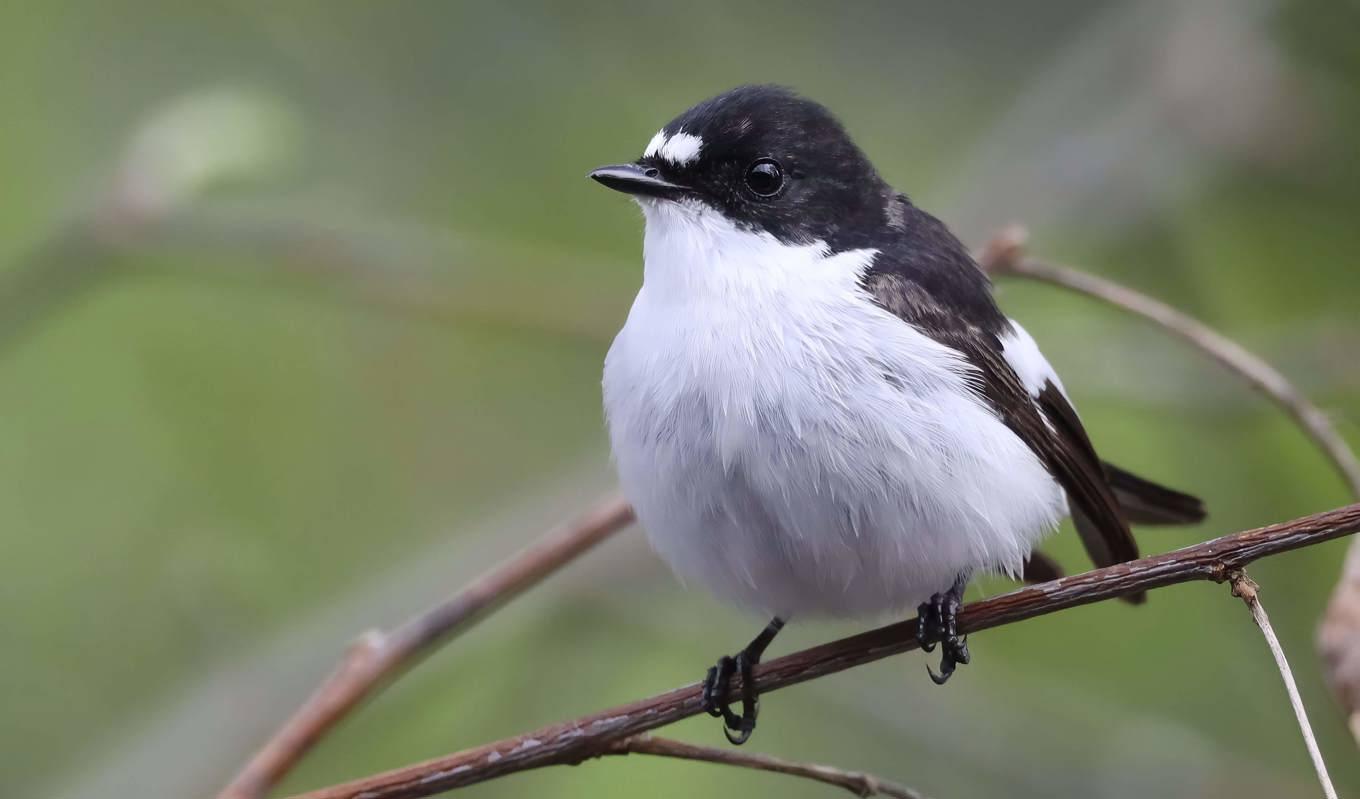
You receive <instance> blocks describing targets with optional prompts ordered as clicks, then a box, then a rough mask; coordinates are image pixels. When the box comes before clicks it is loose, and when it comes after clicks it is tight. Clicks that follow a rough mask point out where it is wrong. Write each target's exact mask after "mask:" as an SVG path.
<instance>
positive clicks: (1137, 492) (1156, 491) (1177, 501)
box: [1104, 463, 1206, 525]
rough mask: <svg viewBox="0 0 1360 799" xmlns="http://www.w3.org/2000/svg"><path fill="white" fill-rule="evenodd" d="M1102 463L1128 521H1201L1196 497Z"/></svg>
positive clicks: (1201, 508) (1198, 500)
mask: <svg viewBox="0 0 1360 799" xmlns="http://www.w3.org/2000/svg"><path fill="white" fill-rule="evenodd" d="M1104 465H1105V475H1106V477H1107V478H1108V479H1109V482H1110V488H1112V489H1114V497H1115V499H1116V500H1118V502H1119V509H1120V510H1122V511H1123V512H1124V518H1125V519H1127V520H1128V521H1129V523H1130V524H1150V525H1160V524H1194V523H1196V522H1202V521H1204V517H1205V515H1206V512H1205V510H1204V503H1203V502H1201V501H1200V499H1199V497H1193V496H1190V495H1189V494H1182V493H1181V492H1179V491H1175V490H1173V489H1170V488H1167V487H1166V486H1160V485H1157V484H1156V483H1154V482H1152V481H1151V480H1144V479H1143V478H1141V477H1139V476H1138V475H1136V474H1133V473H1131V472H1126V471H1124V470H1123V469H1121V468H1119V467H1118V466H1115V465H1114V464H1112V463H1105V464H1104Z"/></svg>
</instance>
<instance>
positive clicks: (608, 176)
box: [590, 164, 689, 200]
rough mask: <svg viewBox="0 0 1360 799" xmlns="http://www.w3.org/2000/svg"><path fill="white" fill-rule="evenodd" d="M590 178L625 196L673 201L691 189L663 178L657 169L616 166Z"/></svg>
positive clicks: (636, 165)
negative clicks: (631, 195)
mask: <svg viewBox="0 0 1360 799" xmlns="http://www.w3.org/2000/svg"><path fill="white" fill-rule="evenodd" d="M590 176H591V177H592V178H594V179H595V180H597V181H599V182H600V183H603V184H604V185H606V186H608V187H609V188H611V189H613V190H614V191H621V192H623V193H624V194H633V195H638V196H642V197H660V198H661V199H664V200H673V199H675V198H677V197H680V196H683V195H685V194H687V193H689V189H687V188H685V187H684V186H681V185H678V184H676V183H671V182H670V181H668V180H665V179H664V178H662V177H661V172H660V171H659V170H657V168H656V167H650V166H640V165H638V164H616V165H614V166H602V167H600V168H599V169H597V170H595V171H594V172H591V173H590Z"/></svg>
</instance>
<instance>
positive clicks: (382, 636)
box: [218, 496, 633, 799]
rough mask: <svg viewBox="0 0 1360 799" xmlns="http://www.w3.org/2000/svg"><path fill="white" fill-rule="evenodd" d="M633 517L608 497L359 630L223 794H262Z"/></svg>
mask: <svg viewBox="0 0 1360 799" xmlns="http://www.w3.org/2000/svg"><path fill="white" fill-rule="evenodd" d="M632 521H633V509H632V508H631V507H629V506H628V504H627V503H626V502H624V500H623V498H622V497H618V496H614V497H609V498H608V499H605V500H602V501H601V502H600V503H599V504H597V505H596V506H595V507H594V508H592V509H590V510H589V511H587V512H586V513H585V514H584V515H582V516H581V517H579V518H577V519H576V520H575V521H572V522H570V523H568V524H566V525H564V526H562V527H559V528H557V529H554V530H550V531H549V532H548V533H546V534H545V535H544V536H543V537H542V538H540V539H539V540H538V541H536V542H534V543H533V544H530V545H529V546H528V547H527V548H526V549H524V550H522V551H520V552H519V553H518V554H516V555H513V556H511V557H510V558H509V559H508V560H506V561H505V562H503V563H501V564H500V565H499V566H497V567H495V568H494V569H492V570H491V571H488V572H486V573H485V574H483V575H481V576H480V577H478V578H477V579H476V580H474V581H472V582H471V583H469V584H468V585H467V586H465V587H464V588H463V590H461V591H459V592H458V593H456V594H454V595H453V596H451V597H449V598H448V599H447V600H445V601H444V602H442V603H440V604H439V605H436V606H435V607H433V608H430V609H429V610H427V611H425V612H424V613H421V614H419V615H417V616H415V617H413V618H411V619H410V620H409V621H407V622H406V623H404V624H402V625H401V626H400V627H398V628H396V629H395V630H393V631H391V632H390V633H384V632H382V631H380V630H373V631H370V632H368V633H365V634H364V635H362V636H360V638H359V640H357V641H356V642H355V643H354V645H353V646H351V647H350V649H349V651H348V652H347V653H346V654H345V657H344V658H343V659H342V660H341V662H340V664H339V666H337V667H336V670H335V671H334V672H333V673H332V674H331V676H330V677H328V678H327V679H326V681H325V682H323V683H322V684H321V686H320V687H319V688H317V690H316V692H315V693H314V694H312V696H311V697H310V698H309V699H308V700H307V701H306V703H305V704H303V705H302V707H300V708H298V710H297V711H296V712H295V713H294V714H293V715H292V717H290V718H289V719H288V721H286V722H285V723H284V725H283V726H282V727H280V728H279V730H278V731H277V732H275V733H274V735H273V737H272V738H270V739H269V742H268V743H266V744H265V745H264V747H263V748H262V749H260V751H259V752H257V753H256V754H255V756H254V757H252V758H251V759H250V762H248V763H247V764H246V765H245V767H244V768H242V769H241V771H240V773H238V774H237V775H236V776H235V777H234V778H233V779H232V781H231V782H230V783H229V784H228V785H227V787H226V788H224V789H223V790H222V792H221V793H220V794H218V799H254V798H255V797H259V796H263V795H264V794H265V792H266V791H268V790H269V789H270V788H272V787H273V786H274V785H276V784H277V783H278V781H279V780H280V779H282V778H283V776H284V775H285V774H287V773H288V771H289V770H290V769H291V768H292V767H293V765H294V764H295V763H297V761H298V760H299V759H300V758H301V757H302V756H303V755H304V754H306V753H307V751H308V750H310V749H311V748H312V746H313V745H314V744H315V743H316V742H317V740H318V739H320V738H321V736H322V735H324V734H326V733H327V732H328V731H329V730H330V729H331V728H332V727H334V726H335V725H336V724H337V723H338V722H339V721H340V720H341V719H342V718H344V717H345V716H346V715H347V714H348V713H349V712H350V711H351V710H353V709H354V708H355V706H357V705H358V704H359V703H360V702H362V701H363V700H364V699H367V698H368V697H369V696H371V695H373V694H374V693H375V692H376V691H377V690H378V689H379V688H380V687H381V686H383V685H385V684H386V681H387V680H388V679H390V678H391V677H393V676H395V675H396V674H397V673H399V672H401V671H403V670H404V669H406V668H409V667H410V666H411V665H413V664H414V663H416V662H417V661H418V660H419V659H420V658H421V657H423V656H424V655H426V654H429V652H430V651H431V650H432V649H434V648H436V647H437V646H438V645H439V644H440V643H442V642H443V641H445V640H447V639H448V638H449V637H450V636H453V635H455V634H457V633H461V632H463V631H464V630H466V629H468V628H469V627H471V626H472V625H473V624H474V623H476V622H477V621H479V620H480V619H481V618H482V617H483V616H484V615H486V614H487V613H489V612H490V611H492V610H494V609H495V608H497V607H499V606H500V605H503V604H505V603H506V602H508V601H510V600H511V599H513V598H515V597H516V596H518V595H519V594H521V593H523V592H524V591H525V590H526V589H528V588H530V587H532V586H534V585H536V584H537V583H539V582H541V581H542V580H543V579H545V578H546V577H548V576H549V575H551V574H552V573H553V572H555V571H557V570H558V569H560V568H561V567H562V566H564V565H566V564H567V563H569V562H571V561H572V560H573V559H575V558H576V557H577V556H579V555H581V554H582V553H584V552H585V551H586V550H588V549H590V548H591V547H593V546H595V545H596V544H598V543H600V542H601V541H603V540H604V539H606V538H608V537H609V536H611V535H613V534H614V533H616V532H618V531H619V530H622V529H623V528H624V527H627V526H628V525H629V524H630V523H631V522H632Z"/></svg>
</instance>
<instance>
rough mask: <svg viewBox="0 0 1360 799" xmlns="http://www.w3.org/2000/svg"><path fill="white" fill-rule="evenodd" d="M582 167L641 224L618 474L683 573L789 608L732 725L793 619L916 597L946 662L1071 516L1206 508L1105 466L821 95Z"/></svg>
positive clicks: (1021, 340) (1050, 376)
mask: <svg viewBox="0 0 1360 799" xmlns="http://www.w3.org/2000/svg"><path fill="white" fill-rule="evenodd" d="M590 176H591V177H592V178H594V179H595V180H597V181H599V182H600V183H602V184H604V185H605V186H608V187H609V188H611V189H617V190H619V191H622V192H626V193H628V194H630V195H632V196H633V197H634V198H635V199H636V200H637V202H638V204H639V205H641V206H642V212H643V215H644V217H645V221H646V233H645V236H644V239H643V254H644V268H643V282H642V287H641V289H640V290H639V291H638V294H637V298H636V300H635V301H634V302H633V306H632V310H631V311H630V312H629V314H628V319H627V322H626V323H625V324H624V326H623V329H622V330H621V331H620V332H619V334H618V337H617V338H616V339H615V340H614V343H613V346H612V347H610V350H609V354H608V356H607V358H606V360H605V367H604V404H605V411H606V416H607V419H608V427H609V436H610V441H611V444H612V447H613V454H614V458H615V461H616V464H617V468H618V473H619V478H620V481H621V483H622V486H623V491H624V494H625V495H626V496H627V498H628V499H629V501H630V502H632V504H633V505H634V507H635V508H636V511H637V515H638V518H639V520H640V521H641V523H642V525H643V527H644V528H646V530H647V533H648V536H649V538H650V540H651V542H652V544H653V546H654V547H655V548H656V550H657V551H658V552H659V553H660V554H661V556H662V557H663V558H664V559H665V560H666V561H667V562H669V564H670V565H671V567H672V568H673V569H674V571H675V572H676V573H677V574H678V575H679V576H680V577H681V578H682V579H683V580H686V581H689V582H695V583H699V584H702V585H704V586H706V587H707V588H708V589H710V590H711V591H712V592H713V593H714V594H716V595H717V596H718V597H720V598H722V599H725V600H729V601H731V602H733V603H736V604H738V605H741V606H744V607H746V608H750V609H753V610H758V611H760V612H763V613H766V614H769V615H770V616H773V621H771V622H770V624H769V625H768V626H767V627H766V628H765V630H764V631H763V632H762V633H761V634H760V636H758V637H757V638H756V639H755V640H754V641H752V642H751V644H750V645H748V646H747V647H746V648H745V649H743V650H741V652H740V653H738V654H737V655H736V656H735V657H724V658H722V659H721V660H720V661H719V662H718V665H716V666H714V667H713V668H712V669H710V670H709V673H708V677H707V679H706V680H705V706H706V709H707V710H708V711H709V712H710V713H712V714H713V715H714V716H717V717H721V718H723V719H724V722H725V730H727V731H728V737H729V738H731V739H732V740H733V741H734V742H737V743H740V742H741V741H744V740H745V739H746V738H747V737H748V736H749V735H750V733H751V731H752V730H753V729H754V727H755V716H756V710H757V706H756V696H755V688H754V685H753V680H752V676H751V667H752V666H753V665H754V664H755V663H756V662H757V661H758V660H759V658H760V656H761V654H762V652H763V650H764V649H765V647H766V646H767V645H768V644H769V643H770V640H771V639H773V638H774V636H775V634H776V633H777V632H778V631H779V629H780V628H781V627H782V626H783V624H784V622H785V621H786V620H788V619H790V618H804V617H811V616H840V617H873V616H880V615H882V614H884V613H888V612H892V611H898V610H902V609H905V608H910V607H913V606H918V605H919V608H918V611H919V613H920V618H921V624H920V627H919V635H920V636H921V643H922V647H923V648H924V649H926V650H927V651H930V650H931V649H933V647H934V646H935V645H936V644H939V645H940V646H941V647H942V661H941V668H940V673H939V674H938V675H936V674H935V673H934V672H932V673H931V676H932V677H934V678H935V679H936V681H937V682H943V681H944V680H945V679H947V678H948V677H949V675H950V674H951V673H952V672H953V671H954V668H955V665H956V664H959V663H967V662H968V659H969V655H968V649H967V645H966V642H965V641H964V640H963V639H962V638H961V637H960V636H959V635H958V634H957V631H956V629H955V621H954V617H955V615H956V614H957V612H958V610H959V608H960V607H961V603H962V596H963V592H964V589H965V588H966V587H967V584H968V581H969V579H970V578H971V576H972V575H974V574H976V573H978V572H1000V573H1004V574H1008V575H1013V576H1020V575H1022V574H1023V573H1024V570H1025V565H1026V563H1027V560H1028V559H1029V558H1030V556H1031V551H1032V548H1033V547H1034V546H1035V544H1036V543H1037V542H1038V541H1039V540H1040V539H1042V538H1044V537H1045V536H1047V535H1049V534H1050V533H1052V532H1053V531H1054V530H1055V529H1056V528H1057V526H1058V524H1059V522H1060V521H1061V520H1062V519H1064V518H1065V517H1068V516H1071V517H1072V518H1073V520H1074V522H1075V526H1076V528H1077V531H1078V532H1079V533H1080V535H1081V540H1082V542H1083V544H1084V545H1085V547H1086V550H1087V552H1088V553H1089V554H1090V556H1091V559H1092V560H1093V561H1095V562H1096V563H1097V564H1099V565H1102V566H1103V565H1108V564H1113V563H1119V562H1121V561H1126V560H1131V559H1133V558H1136V557H1137V556H1138V549H1137V545H1136V544H1135V543H1134V540H1133V536H1132V535H1131V534H1130V532H1129V522H1130V521H1134V522H1144V523H1182V522H1192V521H1198V520H1199V519H1201V518H1203V515H1204V511H1203V508H1202V506H1201V504H1200V502H1199V500H1197V499H1195V498H1194V497H1191V496H1188V495H1186V494H1181V493H1179V492H1176V491H1172V490H1170V489H1166V488H1163V487H1161V486H1158V485H1156V484H1153V483H1151V482H1149V481H1146V480H1143V479H1140V478H1137V477H1135V476H1133V475H1131V474H1129V473H1127V472H1124V471H1122V470H1119V469H1117V468H1115V467H1112V466H1110V465H1109V464H1105V463H1102V461H1101V460H1100V458H1099V457H1098V456H1097V455H1096V451H1095V449H1094V448H1093V447H1092V445H1091V441H1090V440H1089V439H1088V438H1087V435H1086V431H1085V430H1084V429H1083V427H1082V424H1081V421H1080V419H1079V418H1078V416H1077V413H1076V411H1075V410H1074V409H1073V407H1072V404H1071V401H1070V399H1069V398H1068V396H1067V393H1066V391H1065V390H1064V389H1063V385H1062V381H1061V380H1059V379H1058V375H1057V374H1056V373H1055V372H1054V370H1053V367H1052V366H1050V365H1049V363H1048V361H1047V360H1045V358H1044V356H1043V354H1042V353H1040V351H1039V348H1038V346H1037V345H1036V344H1035V342H1034V339H1033V338H1031V337H1030V335H1029V334H1028V333H1026V332H1025V330H1024V328H1022V327H1021V326H1020V325H1019V324H1017V323H1016V322H1014V321H1013V320H1011V319H1009V318H1007V317H1006V315H1005V314H1004V313H1002V311H1001V310H1000V309H999V308H998V307H997V304H996V302H995V300H994V299H993V297H992V293H991V286H990V283H989V282H988V279H987V277H986V275H984V274H983V272H982V271H981V270H980V269H979V268H978V266H977V264H976V263H975V262H974V260H973V258H972V257H971V256H970V255H969V252H968V250H967V249H966V248H965V247H964V246H963V244H961V243H960V242H959V240H958V239H957V238H955V237H954V235H953V234H951V233H950V232H949V230H948V229H947V228H946V227H945V226H944V224H943V223H941V222H940V221H939V220H937V219H936V218H935V217H933V216H931V215H930V214H928V213H926V212H925V211H922V210H921V209H919V208H917V207H916V206H915V205H913V204H912V203H911V201H910V200H909V199H907V197H906V196H905V195H903V194H901V193H899V192H897V191H895V190H894V189H893V188H892V187H891V186H889V185H888V184H887V183H886V182H884V180H883V178H882V177H880V176H879V174H878V172H877V171H875V169H874V167H873V165H872V164H870V163H869V159H868V158H867V157H865V155H864V153H863V152H861V151H860V149H859V148H858V147H857V146H856V145H855V143H854V142H853V141H851V139H850V137H849V135H848V134H847V133H846V132H845V129H844V128H843V127H842V126H841V124H840V123H839V122H838V121H837V120H836V118H835V117H834V116H832V114H831V113H830V112H829V111H827V110H826V109H825V108H824V107H822V106H821V105H818V104H817V103H814V102H812V101H810V100H807V99H804V98H802V97H800V96H798V95H796V94H794V93H793V92H791V91H789V90H786V89H783V88H779V87H772V86H744V87H741V88H737V89H733V90H732V91H729V92H726V93H724V94H721V95H719V96H717V97H714V98H712V99H709V100H706V101H704V102H702V103H700V104H698V105H696V106H694V107H693V108H691V109H689V110H688V111H686V112H685V113H683V114H681V115H680V116H679V117H677V118H676V119H675V120H673V121H672V122H670V123H669V124H667V125H666V126H665V127H664V128H662V129H661V130H660V131H659V132H658V133H657V134H656V135H655V136H653V137H652V139H651V141H650V143H648V145H647V147H646V149H645V150H644V151H643V154H642V157H641V158H639V159H637V160H636V161H633V162H631V163H627V164H620V165H617V166H607V167H602V168H600V169H597V170H595V171H594V172H592V173H591V175H590ZM734 673H736V674H740V676H741V697H742V712H740V713H737V712H736V711H734V710H732V709H731V707H729V704H728V698H727V697H728V694H729V691H730V688H731V680H732V677H733V675H734Z"/></svg>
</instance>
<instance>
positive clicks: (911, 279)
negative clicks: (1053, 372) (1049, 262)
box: [862, 198, 1141, 601]
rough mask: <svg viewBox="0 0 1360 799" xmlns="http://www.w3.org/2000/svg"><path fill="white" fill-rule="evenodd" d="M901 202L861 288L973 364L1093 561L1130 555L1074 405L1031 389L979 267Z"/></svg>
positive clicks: (1049, 391)
mask: <svg viewBox="0 0 1360 799" xmlns="http://www.w3.org/2000/svg"><path fill="white" fill-rule="evenodd" d="M899 201H900V202H901V203H903V204H904V207H903V208H901V209H899V210H900V213H898V214H893V215H890V216H895V217H896V219H895V220H894V221H897V220H901V221H900V223H899V224H900V226H899V227H895V228H894V229H895V230H896V232H897V233H899V234H900V236H899V237H898V238H897V239H896V241H895V242H894V244H893V245H892V246H890V247H887V248H884V249H881V250H880V252H879V255H878V256H876V258H875V260H874V263H873V264H872V265H871V266H870V267H869V269H868V270H867V271H866V273H865V275H864V278H863V281H862V285H863V287H864V289H865V290H866V291H867V292H868V293H869V294H870V296H872V297H873V299H874V300H875V301H876V302H877V303H878V304H879V305H880V306H881V307H883V308H884V309H886V310H888V311H889V312H891V313H893V314H894V315H896V316H898V317H899V318H901V319H903V320H904V321H906V322H907V323H909V324H911V325H912V326H914V327H916V328H917V329H918V330H920V331H921V332H922V333H924V334H925V335H928V336H930V337H931V338H932V339H935V340H936V341H939V342H940V343H942V344H945V345H947V346H949V347H952V348H953V349H955V350H958V351H959V352H961V353H963V355H964V357H966V358H967V359H968V361H969V362H970V363H971V364H972V365H973V366H974V367H976V368H977V370H978V373H979V377H980V381H979V384H978V385H977V390H978V392H979V393H980V394H981V395H982V397H983V398H984V399H985V400H986V401H987V402H988V404H989V405H990V406H991V407H992V409H993V410H994V411H995V412H996V414H997V416H999V417H1000V418H1001V420H1002V421H1003V422H1004V423H1005V424H1006V426H1007V427H1009V428H1010V429H1011V431H1012V432H1014V433H1015V434H1016V435H1017V436H1019V438H1020V440H1022V441H1024V442H1025V444H1026V445H1027V446H1028V447H1029V448H1030V450H1032V451H1033V452H1034V453H1035V454H1036V455H1037V456H1038V457H1039V460H1040V461H1041V462H1042V463H1043V464H1044V466H1045V467H1046V468H1047V469H1048V471H1049V473H1050V474H1052V475H1053V477H1054V479H1056V480H1057V481H1058V483H1059V485H1061V486H1062V487H1063V489H1064V490H1065V491H1066V492H1067V496H1068V503H1069V505H1070V506H1071V512H1072V519H1073V522H1074V523H1075V525H1076V527H1077V532H1078V533H1079V534H1080V536H1081V540H1082V543H1083V545H1085V547H1086V551H1087V553H1088V554H1089V555H1090V556H1091V560H1093V561H1094V562H1095V563H1096V565H1098V566H1109V565H1111V564H1114V563H1121V562H1123V561H1127V560H1133V559H1135V558H1137V557H1138V546H1137V544H1136V543H1135V542H1134V539H1133V534H1132V533H1131V532H1130V531H1129V526H1128V523H1127V521H1125V518H1124V515H1123V514H1122V513H1121V511H1120V508H1119V503H1118V501H1117V499H1116V498H1115V495H1114V492H1113V491H1112V490H1111V488H1110V483H1109V478H1108V476H1107V475H1106V473H1105V470H1104V467H1103V465H1102V463H1101V461H1100V458H1099V457H1098V456H1097V455H1096V452H1095V448H1094V447H1092V445H1091V440H1090V438H1088V437H1087V435H1086V430H1085V428H1083V427H1082V424H1081V420H1080V419H1078V417H1077V414H1076V411H1075V410H1073V408H1072V406H1071V404H1070V403H1069V402H1068V401H1067V398H1066V397H1065V396H1063V393H1062V391H1060V390H1059V389H1058V388H1057V387H1056V386H1054V385H1053V384H1052V383H1049V384H1047V385H1045V386H1044V387H1043V390H1042V391H1040V392H1039V394H1038V395H1037V396H1031V395H1030V393H1029V391H1028V390H1027V389H1026V388H1025V386H1024V384H1023V383H1022V382H1021V380H1020V378H1019V376H1018V375H1017V374H1016V373H1015V370H1014V369H1013V368H1012V367H1011V365H1010V363H1009V362H1007V360H1006V358H1005V355H1004V354H1003V347H1002V343H1001V337H1002V336H1004V335H1005V334H1007V333H1009V332H1010V331H1011V330H1012V327H1011V323H1010V320H1009V319H1007V318H1006V316H1005V315H1004V314H1003V313H1001V310H1000V309H999V308H997V306H996V303H995V301H994V300H993V299H992V295H991V286H990V284H989V282H988V280H987V277H986V275H984V274H983V273H982V270H981V269H979V268H978V266H977V264H976V263H975V262H974V261H973V258H972V256H971V255H969V253H968V251H967V249H966V248H965V247H964V246H963V244H962V243H960V242H959V241H958V239H957V238H955V237H954V236H953V234H951V233H950V232H949V230H948V229H947V228H945V226H944V224H943V223H941V222H940V221H939V220H937V219H935V218H934V217H932V216H930V215H929V214H926V213H925V212H923V211H920V210H919V209H916V208H915V207H914V206H912V205H911V204H910V203H909V202H907V201H906V198H899ZM1134 599H1135V601H1138V600H1139V599H1141V595H1140V596H1139V597H1135V598H1134Z"/></svg>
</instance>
